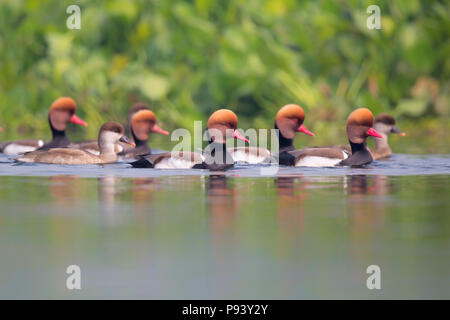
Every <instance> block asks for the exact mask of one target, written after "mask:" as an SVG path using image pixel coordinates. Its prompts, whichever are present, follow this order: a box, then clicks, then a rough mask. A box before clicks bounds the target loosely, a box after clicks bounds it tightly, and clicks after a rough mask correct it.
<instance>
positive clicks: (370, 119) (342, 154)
mask: <svg viewBox="0 0 450 320" xmlns="http://www.w3.org/2000/svg"><path fill="white" fill-rule="evenodd" d="M373 125H374V116H373V114H372V112H371V111H370V110H369V109H367V108H357V109H356V110H354V111H353V112H352V113H350V115H349V116H348V118H347V122H346V131H347V138H348V141H349V142H350V148H351V152H349V151H348V150H346V148H345V147H343V146H336V147H310V148H305V149H302V150H296V151H294V152H290V153H289V154H290V156H291V158H294V159H295V166H307V167H333V166H351V167H360V166H364V165H367V164H369V163H371V162H372V161H373V158H372V155H371V153H370V152H369V150H368V149H367V145H366V139H367V137H368V136H373V137H377V138H382V136H381V135H380V134H379V133H378V132H377V131H376V130H375V129H374V128H373Z"/></svg>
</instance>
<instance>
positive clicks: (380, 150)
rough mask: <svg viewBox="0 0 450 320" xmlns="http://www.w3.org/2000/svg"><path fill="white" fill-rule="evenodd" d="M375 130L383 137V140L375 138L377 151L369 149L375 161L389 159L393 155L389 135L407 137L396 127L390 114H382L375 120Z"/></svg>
mask: <svg viewBox="0 0 450 320" xmlns="http://www.w3.org/2000/svg"><path fill="white" fill-rule="evenodd" d="M373 128H374V129H375V130H376V131H377V132H378V133H379V134H380V135H381V136H382V138H375V139H374V145H375V149H374V150H371V149H369V151H370V153H371V154H372V158H374V159H375V160H378V159H382V158H387V157H390V156H391V155H392V150H391V148H390V147H389V144H388V135H389V134H391V133H396V134H399V135H400V136H402V137H404V136H406V133H405V132H403V131H401V130H400V129H399V128H398V127H397V126H396V125H395V119H394V117H393V116H391V115H390V114H388V113H380V114H379V115H378V116H376V118H375V124H374V125H373Z"/></svg>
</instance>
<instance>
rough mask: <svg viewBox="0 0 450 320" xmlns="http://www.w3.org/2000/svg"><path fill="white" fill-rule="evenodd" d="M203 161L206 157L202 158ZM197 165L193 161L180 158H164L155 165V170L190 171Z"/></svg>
mask: <svg viewBox="0 0 450 320" xmlns="http://www.w3.org/2000/svg"><path fill="white" fill-rule="evenodd" d="M202 159H203V160H205V159H204V157H203V156H202ZM194 165H195V163H194V162H193V161H190V160H185V159H183V158H178V157H169V158H164V159H163V160H161V161H160V162H158V163H157V164H156V165H155V169H190V168H192V167H193V166H194Z"/></svg>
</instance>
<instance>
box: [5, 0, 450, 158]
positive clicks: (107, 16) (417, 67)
mask: <svg viewBox="0 0 450 320" xmlns="http://www.w3.org/2000/svg"><path fill="white" fill-rule="evenodd" d="M449 3H450V2H449V1H425V0H424V1H419V0H407V1H406V0H405V1H357V0H353V1H339V0H334V1H331V0H322V1H294V0H247V1H237V0H230V1H221V0H193V1H173V0H164V1H163V0H153V1H144V0H142V1H140V0H137V1H125V0H108V1H100V0H94V1H92V0H90V1H88V0H85V1H75V0H70V1H56V0H53V1H50V0H29V1H24V0H23V1H20V0H3V1H1V2H0V125H1V126H2V127H4V129H5V131H4V132H3V133H2V134H1V135H2V137H1V139H0V140H3V138H5V139H6V138H19V137H21V138H22V137H32V136H37V135H39V136H42V137H46V138H48V137H49V136H50V132H49V129H48V124H47V112H48V108H49V106H50V104H51V103H52V101H53V100H54V99H56V98H57V97H59V96H63V95H65V96H71V97H73V98H74V99H75V100H76V101H77V103H78V106H79V108H78V111H77V113H78V114H79V115H80V116H81V117H82V118H84V119H85V120H87V121H88V122H89V127H88V128H86V129H85V128H71V136H72V137H77V138H93V137H96V135H97V130H98V128H99V127H100V125H101V123H102V122H104V121H106V120H122V121H125V119H126V114H127V112H128V109H129V107H130V106H131V104H132V103H134V102H137V101H145V102H147V103H149V104H150V106H151V107H152V109H153V110H154V111H155V113H156V115H157V117H158V119H159V120H161V121H162V122H163V125H164V127H165V128H167V129H169V130H170V129H175V128H178V127H185V128H188V129H192V128H193V121H194V120H205V119H207V117H208V115H209V114H210V113H211V112H212V111H213V110H215V109H216V108H217V107H219V106H227V107H229V108H231V109H233V110H234V111H235V112H236V113H237V114H238V116H239V119H240V127H242V128H248V127H256V128H271V127H272V125H273V117H274V115H275V113H276V111H277V110H278V108H279V107H281V106H282V105H284V104H286V103H297V104H300V105H302V106H303V107H304V108H305V110H306V111H307V118H306V122H305V124H306V125H307V126H308V128H310V129H312V130H313V131H315V133H316V137H315V138H314V139H307V138H306V137H302V138H301V139H297V140H299V141H297V143H299V144H310V145H311V144H316V145H317V144H321V143H345V141H346V140H345V138H344V137H345V136H344V135H345V125H344V123H345V118H346V117H347V115H348V113H349V112H350V111H351V110H352V109H353V108H355V107H357V106H366V107H369V108H370V109H371V110H372V111H373V112H374V113H375V114H377V113H379V112H382V111H386V112H390V113H392V114H393V115H394V116H396V117H397V121H398V124H399V126H400V127H403V129H405V130H407V131H408V134H409V135H408V137H407V138H405V139H403V140H402V141H401V142H400V141H399V140H400V139H399V138H393V139H391V140H393V141H392V142H393V144H394V145H395V146H396V147H397V150H396V151H407V152H427V151H433V152H440V153H448V152H450V150H449V148H450V147H449V144H448V141H449V139H448V137H449V136H448V129H449V127H450V126H449V102H450V98H449V97H450V77H449V76H450V59H449V57H450V41H449V39H450V37H449V34H450V19H449V16H450V4H449ZM71 4H77V5H79V6H80V7H81V30H69V29H68V28H67V27H66V20H67V18H68V16H69V14H67V13H66V8H67V7H68V6H69V5H71ZM370 4H377V5H378V6H380V8H381V16H382V21H381V26H382V29H381V30H369V29H368V28H367V27H366V20H367V18H368V16H369V14H368V13H366V8H367V7H368V5H370ZM152 140H153V143H152V145H153V144H156V145H157V146H158V145H159V146H163V147H167V146H168V144H169V140H170V139H169V138H167V137H152Z"/></svg>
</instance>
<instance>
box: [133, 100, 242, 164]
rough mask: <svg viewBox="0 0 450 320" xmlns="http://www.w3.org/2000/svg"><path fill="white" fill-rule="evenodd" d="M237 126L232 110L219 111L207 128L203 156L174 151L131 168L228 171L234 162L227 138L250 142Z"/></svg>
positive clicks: (149, 158)
mask: <svg viewBox="0 0 450 320" xmlns="http://www.w3.org/2000/svg"><path fill="white" fill-rule="evenodd" d="M237 125H238V117H237V116H236V114H235V113H234V112H233V111H231V110H229V109H220V110H217V111H215V112H214V113H213V114H212V115H211V116H210V117H209V119H208V122H207V125H206V135H207V137H208V146H207V147H206V148H205V149H204V150H203V153H199V152H185V151H174V152H166V153H160V154H154V155H145V156H142V157H141V158H140V159H139V160H137V161H135V162H132V163H131V165H132V166H133V167H135V168H157V169H175V168H182V169H207V170H210V171H225V170H228V169H230V168H232V167H233V166H234V159H233V158H232V157H231V155H230V154H229V152H228V150H227V148H226V139H227V138H235V139H238V140H242V141H245V142H247V143H248V142H249V140H248V139H246V138H245V137H244V136H243V135H242V134H241V133H240V132H239V131H238V130H237Z"/></svg>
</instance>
